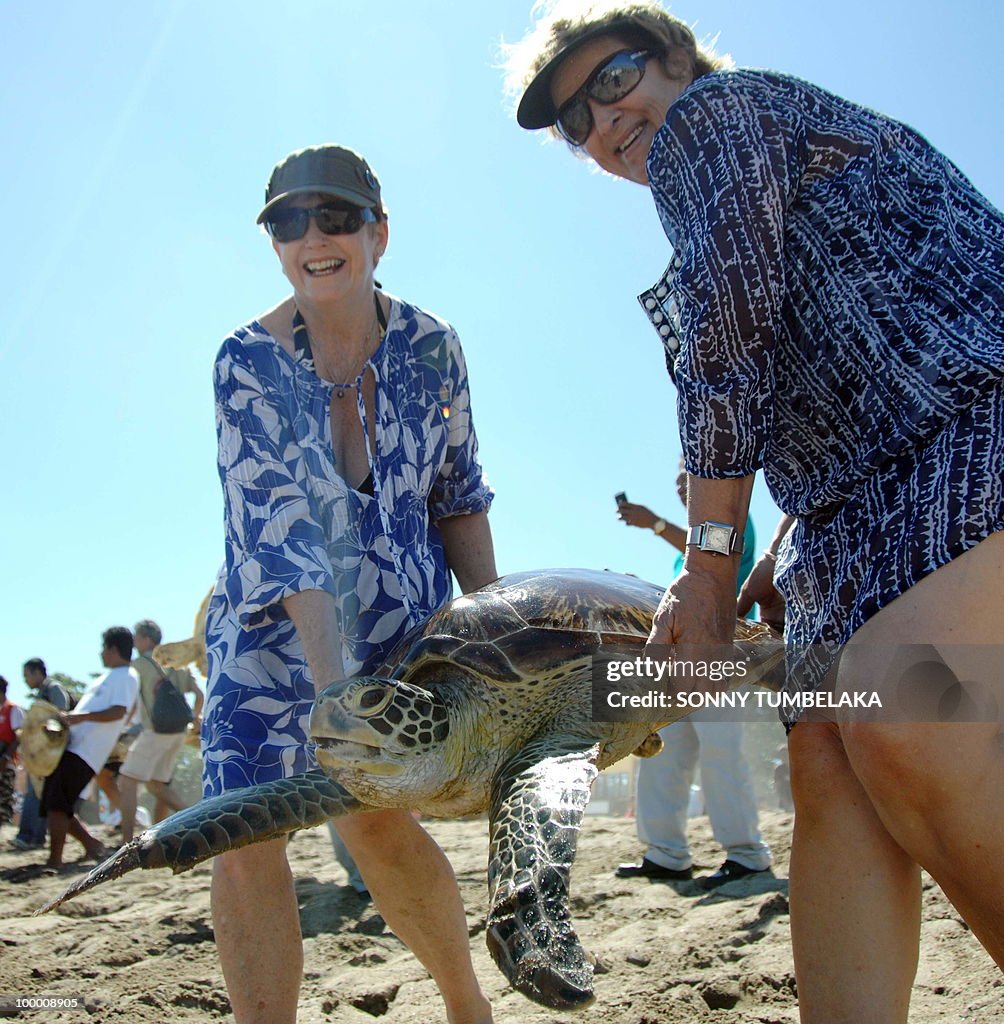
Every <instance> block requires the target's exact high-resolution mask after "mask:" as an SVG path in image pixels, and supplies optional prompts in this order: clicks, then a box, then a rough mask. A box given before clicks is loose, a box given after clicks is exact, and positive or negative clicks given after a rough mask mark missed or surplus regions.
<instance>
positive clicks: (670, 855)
mask: <svg viewBox="0 0 1004 1024" xmlns="http://www.w3.org/2000/svg"><path fill="white" fill-rule="evenodd" d="M676 493H677V495H678V496H679V498H680V501H681V502H682V503H683V505H684V508H686V505H687V470H686V467H685V466H684V465H683V462H682V460H681V463H680V468H679V472H678V473H677V477H676ZM617 515H618V517H619V518H620V519H621V521H622V522H624V523H626V524H627V525H628V526H637V527H641V528H643V529H650V530H652V531H653V532H654V533H655V534H656V535H657V536H659V537H662V539H663V540H664V541H666V543H667V544H670V545H671V546H672V547H674V548H675V549H676V550H677V552H678V554H677V556H676V560H675V563H674V565H673V575H674V576H676V575H678V574H679V573H680V572H682V571H683V559H684V554H685V553H686V543H687V531H686V530H685V529H684V528H683V527H682V526H677V525H676V524H675V523H670V522H668V521H667V520H665V519H662V518H660V517H657V516H656V515H655V513H654V512H652V511H651V509H649V508H647V507H646V506H644V505H635V504H632V503H631V502H627V501H625V502H619V503H618V505H617ZM755 548H756V533H755V531H754V529H753V520H752V519H747V520H746V529H745V531H744V533H743V551H742V558H741V559H740V563H739V583H740V584H741V583H742V581H743V580H744V579H745V578H746V576H747V575H748V574H749V572H750V570H751V569H752V568H753V563H754V562H755V560H756V559H755V557H754V550H755ZM659 735H660V736H661V737H662V740H663V743H664V747H663V750H662V753H660V754H659V755H658V756H656V757H648V758H642V759H641V760H640V761H639V764H638V774H637V795H636V813H637V825H638V838H639V839H641V841H642V842H643V843H645V844H646V846H647V849H646V852H645V854H644V856H643V857H642V859H641V862H640V863H638V864H621V865H619V866H618V868H617V870H616V871H615V872H614V873H615V874H616V875H617V877H618V878H659V879H668V880H675V881H681V880H685V879H689V878H691V877H692V875H693V864H694V858H693V855H692V854H691V851H690V844H689V842H688V841H687V824H688V820H687V819H688V809H689V806H690V797H691V785H692V784H693V781H694V773H695V770H696V768H697V766H698V764H700V769H701V789H702V791H703V795H704V806H705V809H706V810H707V814H708V819H709V820H710V822H711V831H712V833H713V835H714V837H715V839H716V840H717V842H718V843H719V844H720V845H721V846H722V848H723V849H724V850H725V861H724V862H723V863H722V865H721V866H720V867H719V868H718V870H717V871H715V872H713V873H712V874H710V875H702V876H700V877H699V878H698V879H697V885H698V887H699V888H701V889H704V890H705V891H710V890H711V889H716V888H718V887H719V886H721V885H725V884H726V883H727V882H732V881H735V880H736V879H738V878H743V877H745V876H746V875H750V874H755V873H757V872H760V871H767V870H768V869H769V868H770V864H771V859H770V848H769V847H768V846H767V844H766V843H765V842H764V841H763V838H762V836H761V834H760V820H759V816H758V814H757V804H756V793H755V792H754V789H753V779H752V776H751V775H750V766H749V762H748V761H747V760H746V756H745V754H744V753H743V723H742V721H741V720H738V719H737V718H736V712H735V711H734V710H730V709H728V708H720V709H718V710H711V709H709V710H707V711H703V712H701V713H700V714H698V715H691V716H689V717H687V718H684V719H681V720H680V721H679V722H674V723H673V724H672V725H667V726H665V727H664V728H662V729H660V730H659Z"/></svg>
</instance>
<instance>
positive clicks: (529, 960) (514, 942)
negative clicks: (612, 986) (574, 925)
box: [487, 919, 594, 1010]
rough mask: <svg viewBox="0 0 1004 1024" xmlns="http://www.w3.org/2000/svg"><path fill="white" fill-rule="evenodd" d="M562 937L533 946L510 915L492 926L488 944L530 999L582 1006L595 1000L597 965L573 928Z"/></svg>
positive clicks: (563, 1006)
mask: <svg viewBox="0 0 1004 1024" xmlns="http://www.w3.org/2000/svg"><path fill="white" fill-rule="evenodd" d="M561 939H563V941H561V940H557V941H555V940H554V939H553V938H552V941H550V942H546V943H545V945H544V946H537V947H536V948H531V947H532V945H533V944H531V943H529V942H528V941H527V939H526V937H525V935H521V934H519V933H518V931H517V926H516V925H515V923H514V922H513V921H512V920H511V919H510V920H509V921H507V922H499V923H497V924H495V925H493V926H492V927H490V928H489V929H488V935H487V944H488V951H489V952H490V953H491V955H492V959H493V960H494V961H495V963H496V965H497V966H498V969H499V970H500V971H501V972H502V973H503V974H504V975H505V976H506V978H508V980H509V984H510V985H512V987H513V988H514V989H516V991H517V992H522V993H523V995H525V996H526V997H527V999H531V1000H532V1001H533V1002H535V1003H539V1004H540V1005H541V1006H548V1007H550V1008H551V1009H554V1010H582V1009H585V1007H587V1006H589V1005H590V1004H591V1003H592V1002H594V996H593V965H592V963H590V961H589V958H588V957H587V955H586V953H585V951H584V950H583V948H582V946H581V945H579V940H578V938H577V937H576V935H575V932H574V931H572V929H571V928H568V929H567V931H566V933H565V934H564V935H563V936H562V937H561ZM559 946H562V947H564V948H563V949H562V950H561V954H562V955H561V956H558V955H556V954H557V950H556V947H559ZM556 960H560V963H561V966H560V967H559V966H558V965H557V964H556V963H555V962H554V961H556Z"/></svg>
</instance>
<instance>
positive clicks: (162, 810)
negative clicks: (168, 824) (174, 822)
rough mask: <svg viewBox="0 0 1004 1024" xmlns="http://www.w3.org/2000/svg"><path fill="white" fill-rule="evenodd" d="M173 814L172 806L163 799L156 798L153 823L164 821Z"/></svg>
mask: <svg viewBox="0 0 1004 1024" xmlns="http://www.w3.org/2000/svg"><path fill="white" fill-rule="evenodd" d="M170 814H171V808H170V807H169V806H168V805H167V804H165V803H164V801H163V800H155V801H154V804H153V823H154V824H155V825H156V824H157V822H158V821H163V820H164V819H165V818H167V817H169V816H170Z"/></svg>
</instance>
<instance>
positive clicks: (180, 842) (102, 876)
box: [35, 771, 371, 915]
mask: <svg viewBox="0 0 1004 1024" xmlns="http://www.w3.org/2000/svg"><path fill="white" fill-rule="evenodd" d="M366 810H371V808H369V807H368V806H366V805H365V804H361V803H360V802H359V801H358V800H357V799H356V798H355V797H354V796H352V794H351V793H349V792H348V790H346V789H343V788H342V787H341V786H340V785H339V784H338V783H337V782H335V781H334V779H329V778H328V776H327V775H325V774H324V773H323V772H320V771H312V772H307V773H305V774H303V775H294V776H293V777H292V778H289V779H276V780H275V781H273V782H265V783H262V784H261V785H259V786H249V787H247V788H246V789H235V790H231V791H230V792H229V793H224V794H223V795H222V796H217V797H212V798H211V799H208V800H201V801H200V802H199V803H197V804H193V805H192V806H191V807H188V808H186V809H185V810H184V811H179V812H178V813H177V814H172V815H171V817H170V818H165V820H164V821H162V822H160V823H158V824H157V825H154V826H153V828H150V829H147V830H146V832H144V833H143V834H142V835H139V836H137V837H136V838H135V839H133V840H132V842H130V843H126V845H125V846H123V847H122V848H121V849H120V850H118V851H117V852H116V853H114V854H112V856H111V857H109V858H108V859H107V860H104V861H102V862H101V863H100V864H98V866H97V867H96V868H94V869H93V870H92V871H91V872H90V873H89V874H87V875H85V876H84V878H82V879H81V880H80V881H79V882H75V883H74V884H73V885H71V886H70V887H69V888H68V889H67V890H66V891H65V892H64V893H62V894H61V895H59V896H57V897H56V899H54V900H52V901H51V902H49V903H46V904H45V906H44V907H40V908H39V909H38V910H36V911H35V914H36V915H38V914H45V913H47V912H48V911H50V910H53V909H54V908H55V907H58V906H59V905H60V904H61V903H64V902H66V900H70V899H73V897H74V896H78V895H79V894H80V893H82V892H86V891H87V890H88V889H93V888H94V886H96V885H100V884H101V883H102V882H107V881H109V880H111V879H113V878H118V877H119V876H120V875H124V874H125V873H126V872H127V871H132V870H133V869H134V868H170V869H171V870H172V871H173V872H174V873H175V874H177V873H178V872H179V871H187V870H188V869H189V868H193V867H195V865H196V864H201V863H202V862H203V861H204V860H209V859H210V858H212V857H216V856H218V855H219V854H221V853H227V852H228V851H230V850H238V849H240V848H241V847H242V846H250V845H251V844H252V843H264V842H267V841H268V840H269V839H277V838H278V837H279V836H283V835H286V834H287V833H289V832H296V831H298V830H299V829H303V828H313V827H314V826H315V825H321V824H323V823H324V822H326V821H328V820H329V819H330V818H337V817H340V816H341V815H343V814H351V813H352V812H353V811H366Z"/></svg>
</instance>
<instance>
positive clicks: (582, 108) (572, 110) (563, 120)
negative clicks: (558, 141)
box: [557, 97, 593, 146]
mask: <svg viewBox="0 0 1004 1024" xmlns="http://www.w3.org/2000/svg"><path fill="white" fill-rule="evenodd" d="M557 124H558V131H559V132H561V134H562V136H563V137H564V138H565V139H566V141H568V142H570V143H571V144H572V145H573V146H581V145H582V144H583V143H584V142H585V141H586V139H588V138H589V133H590V132H591V131H592V130H593V115H592V113H591V112H590V110H589V104H588V103H587V102H586V101H585V100H584V99H582V97H576V98H575V99H573V100H572V102H571V103H568V104H566V105H565V106H564V107H563V108H562V109H561V110H560V111H559V112H558V121H557Z"/></svg>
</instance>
